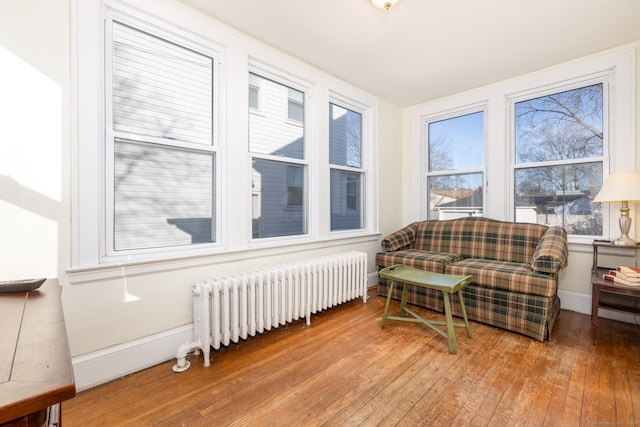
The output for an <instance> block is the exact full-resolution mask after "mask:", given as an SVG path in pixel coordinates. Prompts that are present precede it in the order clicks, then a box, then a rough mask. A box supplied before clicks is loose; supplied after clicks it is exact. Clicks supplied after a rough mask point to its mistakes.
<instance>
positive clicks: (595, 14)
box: [180, 0, 640, 107]
mask: <svg viewBox="0 0 640 427" xmlns="http://www.w3.org/2000/svg"><path fill="white" fill-rule="evenodd" d="M180 1H181V2H182V3H184V4H187V5H190V6H192V7H194V8H195V9H198V10H200V11H202V12H204V13H206V14H208V15H211V16H213V17H215V18H217V19H218V20H220V21H222V22H223V23H226V24H227V25H229V26H231V27H234V28H236V29H238V30H240V31H242V32H244V33H246V34H249V35H251V36H254V37H255V38H257V39H260V40H262V41H263V42H265V43H267V44H270V45H272V46H275V47H276V48H278V49H280V50H282V51H285V52H287V53H289V54H291V55H293V56H296V57H298V58H300V59H302V60H304V61H306V62H308V63H310V64H312V65H314V66H316V67H318V68H320V69H323V70H325V71H327V72H329V73H331V74H333V75H335V76H336V77H339V78H341V79H343V80H346V81H348V82H351V83H352V84H354V85H356V86H358V87H361V88H363V89H365V90H367V91H369V92H371V93H373V94H375V95H377V96H379V97H381V98H383V99H385V100H386V101H389V102H391V103H394V104H397V105H398V106H401V107H405V106H408V105H413V104H416V103H420V102H424V101H428V100H431V99H435V98H439V97H442V96H446V95H450V94H453V93H457V92H461V91H464V90H468V89H472V88H475V87H479V86H483V85H486V84H490V83H494V82H498V81H501V80H505V79H508V78H510V77H515V76H518V75H522V74H525V73H528V72H532V71H535V70H539V69H542V68H545V67H549V66H552V65H555V64H559V63H561V62H565V61H569V60H572V59H575V58H579V57H582V56H586V55H589V54H592V53H595V52H599V51H602V50H605V49H609V48H612V47H616V46H620V45H624V44H627V43H631V42H635V41H639V40H640V0H401V1H400V2H399V3H398V4H397V5H396V6H394V7H393V8H391V10H389V11H385V10H383V9H378V8H375V7H373V6H372V5H371V3H370V2H369V0H270V1H267V0H180Z"/></svg>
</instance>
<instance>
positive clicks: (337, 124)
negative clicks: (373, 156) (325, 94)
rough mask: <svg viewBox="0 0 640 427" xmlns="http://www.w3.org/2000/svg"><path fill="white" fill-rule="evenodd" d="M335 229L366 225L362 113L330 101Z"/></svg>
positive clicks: (330, 140) (332, 205) (332, 222)
mask: <svg viewBox="0 0 640 427" xmlns="http://www.w3.org/2000/svg"><path fill="white" fill-rule="evenodd" d="M329 163H330V164H331V169H330V187H331V231H336V230H354V229H362V228H364V227H365V224H364V222H365V221H364V209H363V206H364V202H363V200H362V199H363V194H364V191H363V186H364V183H365V174H364V171H363V169H362V114H361V113H358V112H356V111H353V110H350V109H347V108H345V107H341V106H339V105H336V104H333V103H330V104H329Z"/></svg>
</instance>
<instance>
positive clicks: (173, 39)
mask: <svg viewBox="0 0 640 427" xmlns="http://www.w3.org/2000/svg"><path fill="white" fill-rule="evenodd" d="M113 21H117V22H119V23H122V24H124V25H128V26H130V27H132V28H134V29H136V30H139V31H143V32H146V33H148V34H150V35H152V36H155V37H158V38H160V39H163V40H165V41H167V42H170V43H174V44H176V45H178V46H180V47H183V48H186V49H190V50H193V51H195V52H198V53H200V54H202V55H205V56H207V57H210V58H211V59H212V66H213V69H212V74H213V75H212V90H213V98H212V104H213V105H212V118H211V120H212V123H211V127H212V135H211V136H212V140H211V145H207V146H205V145H201V144H197V147H196V148H197V151H198V152H203V153H204V152H206V153H209V154H211V155H212V158H213V159H214V161H213V176H212V180H213V184H214V186H213V187H212V191H213V194H212V195H211V198H212V202H213V203H212V204H213V206H212V215H213V217H214V218H215V219H214V221H212V227H214V230H213V234H214V235H215V236H216V239H215V241H214V242H211V243H201V244H197V245H193V244H190V245H182V246H168V247H153V248H144V249H129V250H117V251H116V250H115V249H114V248H115V241H114V239H115V230H114V224H115V220H114V216H115V215H114V214H115V213H114V203H113V201H114V196H115V194H114V193H115V191H114V156H113V153H114V150H115V140H116V139H118V138H122V139H128V140H132V141H139V142H147V143H154V142H158V143H160V144H161V145H162V146H168V147H173V148H183V149H193V148H194V146H196V144H192V143H191V144H190V143H184V142H180V141H174V142H171V141H167V140H166V139H160V138H154V137H144V139H141V138H139V137H138V136H137V135H129V134H124V133H122V132H118V131H115V130H113V117H112V111H113V108H112V96H113V95H112V83H113V78H112V74H111V73H110V72H109V71H108V70H111V69H112V64H111V61H112V58H113V55H112V53H113V52H112V46H113V43H112V40H113V35H112V31H111V28H112V23H113ZM102 23H103V25H104V28H105V30H104V34H105V44H104V45H105V49H104V61H105V76H104V77H105V78H104V83H105V106H106V108H105V141H104V143H105V151H106V156H105V162H104V164H105V171H104V176H105V188H104V194H105V197H104V218H105V221H104V231H103V233H104V235H103V239H102V241H103V242H104V247H103V248H102V253H103V257H104V258H108V259H109V260H112V261H116V262H118V261H123V260H130V259H136V258H146V257H147V256H149V255H154V256H162V255H163V254H180V253H184V252H191V251H194V250H197V251H198V252H200V251H203V250H207V249H209V250H210V249H211V248H212V247H216V246H220V243H219V235H220V233H219V230H220V225H221V223H220V200H219V198H218V195H219V194H220V184H221V181H220V172H219V171H220V157H221V150H220V137H219V131H218V125H219V110H220V107H219V106H220V97H219V93H218V92H219V88H220V83H219V77H218V74H219V68H220V67H219V65H218V64H219V62H220V58H219V57H220V52H217V51H215V50H212V49H210V48H207V47H205V46H202V45H199V44H197V43H195V42H194V41H191V40H188V39H186V38H184V37H181V36H178V35H176V34H174V33H171V32H170V31H168V30H167V28H166V27H165V28H160V27H157V26H154V25H151V24H147V23H145V22H142V21H140V20H136V19H131V18H130V17H128V16H127V15H126V14H123V13H119V12H118V11H114V10H110V9H107V10H106V11H105V16H104V19H103V20H102Z"/></svg>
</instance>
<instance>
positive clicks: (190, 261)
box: [66, 233, 379, 285]
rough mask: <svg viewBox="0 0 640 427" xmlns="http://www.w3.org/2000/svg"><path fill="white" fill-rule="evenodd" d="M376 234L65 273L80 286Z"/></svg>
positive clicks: (290, 251)
mask: <svg viewBox="0 0 640 427" xmlns="http://www.w3.org/2000/svg"><path fill="white" fill-rule="evenodd" d="M378 238H379V234H378V233H370V234H366V235H360V236H349V237H347V236H344V237H342V236H340V237H336V236H334V237H332V238H329V239H326V240H322V241H314V242H305V243H294V244H291V243H290V242H289V244H283V245H278V246H272V247H264V248H259V249H257V248H253V249H242V250H233V251H225V252H217V253H209V254H204V255H188V256H182V257H167V258H162V259H154V260H141V261H128V262H105V263H104V264H99V265H91V266H82V267H71V268H69V269H67V270H66V273H67V275H68V277H69V283H70V284H73V285H78V284H82V283H89V282H96V281H102V280H111V279H117V278H123V277H130V276H137V275H142V274H150V273H159V272H163V271H169V270H176V269H187V268H196V267H201V266H204V265H216V264H223V263H229V262H239V261H247V260H251V259H255V258H259V257H267V256H276V255H287V254H293V253H298V252H304V251H312V250H319V249H326V248H329V247H335V246H347V245H352V244H358V243H367V242H374V241H377V240H378Z"/></svg>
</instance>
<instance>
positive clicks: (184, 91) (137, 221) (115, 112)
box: [105, 17, 217, 255]
mask: <svg viewBox="0 0 640 427" xmlns="http://www.w3.org/2000/svg"><path fill="white" fill-rule="evenodd" d="M105 30H106V31H105V33H106V34H107V41H108V43H106V45H107V46H108V49H107V50H106V55H105V65H106V67H105V82H106V84H105V86H106V100H107V108H106V111H105V115H106V120H105V123H106V141H105V145H106V152H107V158H106V160H107V161H106V184H107V185H106V191H105V194H106V203H105V208H106V214H105V217H106V219H107V221H106V227H105V228H106V230H105V234H106V239H105V241H106V246H107V247H106V254H107V255H118V254H125V253H135V252H140V251H148V250H162V248H176V247H184V246H191V245H196V244H207V243H208V244H210V243H213V242H215V241H216V203H215V193H216V161H217V160H216V157H217V156H216V151H217V150H216V145H215V141H214V134H215V132H216V129H215V126H214V116H215V114H216V113H215V108H217V107H216V93H215V76H216V70H215V67H216V65H215V64H216V59H215V57H214V55H212V54H211V53H203V52H202V51H198V50H196V49H194V47H193V46H189V47H187V46H186V44H185V43H182V41H181V40H171V39H170V38H169V37H168V36H167V35H162V36H159V35H156V34H154V33H153V31H152V30H151V31H146V30H145V31H143V30H141V29H139V28H134V27H133V26H130V25H128V24H126V23H124V22H123V21H121V20H118V19H114V18H111V17H109V18H107V19H106V21H105Z"/></svg>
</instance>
